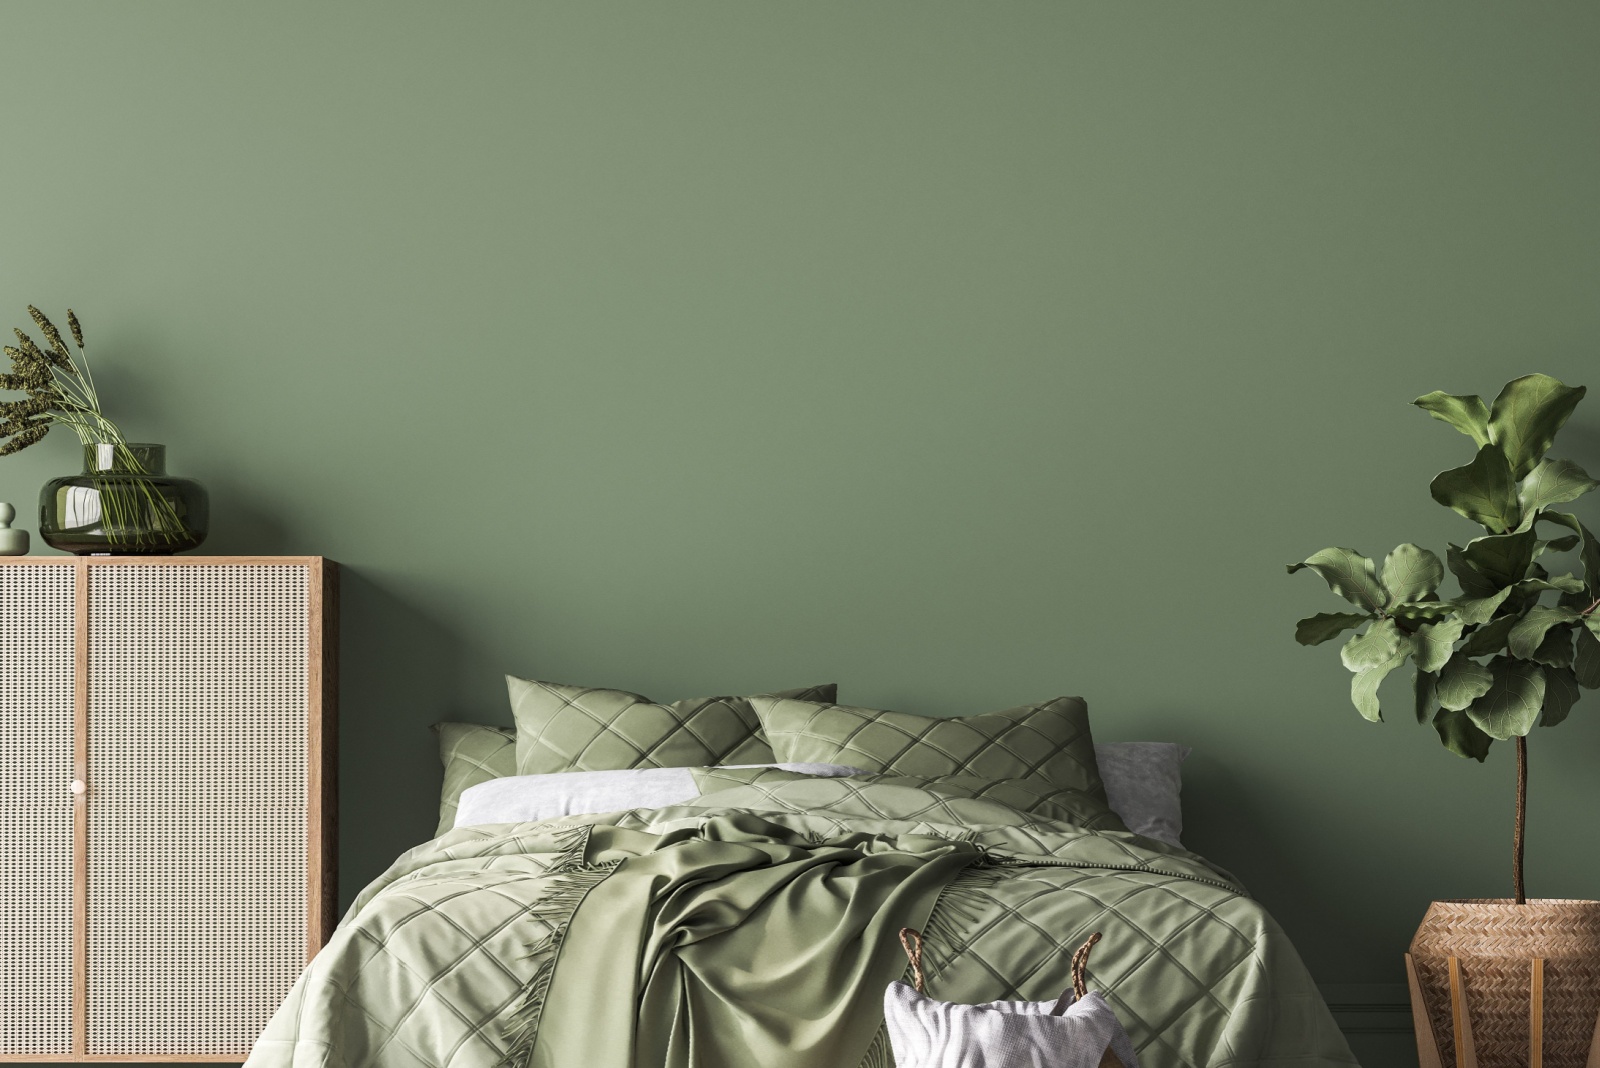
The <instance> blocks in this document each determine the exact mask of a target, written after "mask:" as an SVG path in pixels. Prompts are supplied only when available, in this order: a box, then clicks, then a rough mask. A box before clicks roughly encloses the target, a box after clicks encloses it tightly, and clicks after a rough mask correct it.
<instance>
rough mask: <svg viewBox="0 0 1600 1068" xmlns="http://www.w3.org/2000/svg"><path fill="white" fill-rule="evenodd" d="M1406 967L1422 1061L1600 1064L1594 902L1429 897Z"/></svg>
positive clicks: (1584, 1067)
mask: <svg viewBox="0 0 1600 1068" xmlns="http://www.w3.org/2000/svg"><path fill="white" fill-rule="evenodd" d="M1406 970H1407V973H1408V978H1409V979H1410V982H1411V999H1412V1010H1413V1014H1414V1016H1415V1019H1416V1023H1417V1049H1418V1054H1419V1056H1420V1059H1421V1063H1422V1068H1440V1066H1450V1065H1454V1066H1459V1068H1523V1066H1528V1068H1600V1044H1597V1043H1596V1041H1595V1040H1596V1030H1595V1024H1596V1019H1597V1017H1600V901H1567V900H1557V899H1547V900H1532V901H1529V902H1528V903H1527V904H1525V905H1518V904H1516V903H1514V902H1513V901H1511V900H1509V899H1506V898H1500V899H1494V898H1482V899H1469V900H1459V901H1435V902H1434V903H1433V904H1431V905H1430V906H1428V912H1427V914H1426V915H1425V916H1424V917H1423V920H1422V926H1421V927H1419V928H1418V929H1417V933H1416V937H1415V938H1413V939H1412V942H1411V952H1410V953H1409V954H1407V956H1406ZM1430 1025H1431V1026H1430ZM1430 1032H1431V1033H1430ZM1458 1046H1459V1047H1460V1053H1459V1054H1458V1052H1457V1048H1458Z"/></svg>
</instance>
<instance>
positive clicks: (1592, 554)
mask: <svg viewBox="0 0 1600 1068" xmlns="http://www.w3.org/2000/svg"><path fill="white" fill-rule="evenodd" d="M1533 519H1535V520H1545V521H1548V522H1551V523H1560V524H1561V525H1562V526H1564V527H1566V528H1567V529H1568V530H1571V531H1573V532H1574V533H1576V534H1577V535H1578V538H1579V541H1580V543H1581V546H1582V547H1581V548H1580V550H1579V552H1578V559H1580V560H1581V561H1583V584H1584V587H1585V588H1586V589H1587V590H1588V591H1589V596H1590V597H1600V539H1596V538H1595V536H1594V534H1593V533H1592V532H1591V531H1590V530H1589V528H1588V527H1586V526H1584V525H1583V522H1582V521H1581V520H1580V519H1579V518H1578V517H1577V516H1575V515H1573V514H1572V513H1571V512H1552V511H1550V510H1548V509H1546V510H1544V511H1542V512H1536V513H1534V516H1533ZM1528 526H1529V527H1530V528H1531V527H1532V524H1531V523H1529V524H1528Z"/></svg>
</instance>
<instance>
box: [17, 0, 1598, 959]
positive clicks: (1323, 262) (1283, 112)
mask: <svg viewBox="0 0 1600 1068" xmlns="http://www.w3.org/2000/svg"><path fill="white" fill-rule="evenodd" d="M0 41H3V42H4V48H3V53H4V56H5V59H4V66H3V82H0V152H3V153H4V156H5V159H4V165H3V166H0V313H3V314H0V319H3V323H4V325H8V326H9V325H19V326H20V325H26V314H25V307H26V305H27V304H28V303H30V302H32V303H37V304H40V305H42V306H43V307H45V308H46V309H47V310H51V311H53V312H56V313H58V314H64V309H65V308H66V307H67V306H68V305H71V306H72V307H74V308H75V309H76V310H77V311H78V313H79V314H80V315H81V316H82V318H83V320H84V323H85V326H86V329H87V331H88V333H89V339H90V343H91V345H92V346H93V349H92V351H93V353H94V355H95V357H96V358H97V359H98V361H99V363H98V366H99V368H100V369H101V375H102V378H101V383H102V388H103V390H104V392H105V393H106V394H107V396H108V397H110V398H112V411H113V414H114V415H116V416H119V417H121V419H122V421H123V425H124V426H125V428H126V429H127V431H128V432H129V433H130V434H132V435H134V436H135V437H138V438H142V439H147V440H158V441H164V442H166V443H167V444H168V445H169V447H170V456H171V465H172V467H173V469H174V470H175V471H177V472H179V473H183V474H189V475H193V476H196V477H198V478H200V479H202V480H204V481H205V482H206V483H207V484H208V485H209V487H210V488H211V490H212V493H213V504H214V512H215V524H216V526H215V535H214V538H213V540H212V541H211V543H210V544H209V545H208V547H207V548H208V549H209V550H215V551H219V552H269V553H270V552H284V553H321V554H324V555H327V556H330V557H333V558H335V559H337V560H339V561H341V562H342V563H343V564H344V565H345V566H346V568H347V571H346V574H345V587H344V591H345V621H344V654H345V668H344V712H343V727H342V736H343V745H344V754H343V765H342V776H343V778H342V783H343V796H342V805H341V812H342V820H343V842H344V845H343V856H342V874H343V880H344V894H345V896H346V898H347V899H348V897H349V896H350V895H352V894H353V893H354V892H355V891H356V890H357V889H358V888H359V887H360V886H361V885H362V883H364V882H365V881H366V880H368V879H369V878H371V877H372V876H374V875H376V874H377V873H378V872H379V871H381V870H382V869H383V868H384V866H385V865H386V864H387V863H388V861H389V860H390V859H391V858H393V857H394V856H395V855H396V854H397V853H399V852H400V851H401V850H403V849H405V848H407V847H408V846H410V845H412V844H414V843H416V842H417V841H419V840H420V839H422V838H424V837H426V836H427V834H428V832H429V830H430V828H431V824H432V820H433V819H434V812H435V799H436V786H437V781H438V771H437V767H436V763H435V754H434V749H433V738H432V735H431V734H430V733H429V731H428V730H427V727H428V725H429V724H430V723H432V722H434V721H436V720H439V719H443V718H466V719H479V720H484V721H492V722H506V721H508V720H509V713H508V710H507V708H506V706H505V699H504V694H503V689H502V684H501V675H502V674H503V673H505V672H508V671H509V672H514V673H519V674H528V675H534V676H539V677H543V678H549V679H557V680H564V681H572V682H581V683H586V684H597V685H611V686H621V687H627V688H632V689H637V690H640V691H642V692H645V693H648V694H652V695H657V696H660V697H664V698H668V699H672V698H677V697H681V696H686V695H692V694H702V693H708V692H719V691H720V692H728V691H733V692H743V691H750V690H755V689H763V688H769V687H780V686H790V685H797V684H806V683H811V682H815V681H820V680H825V679H836V680H838V682H839V683H840V685H841V688H842V692H843V695H844V697H845V699H846V700H849V701H851V702H854V703H861V704H867V705H875V706H882V707H894V708H900V709H908V710H913V711H921V712H927V713H934V714H951V713H960V712H972V711H980V710H990V709H995V708H1001V707H1006V706H1009V705H1013V704H1016V703H1019V702H1022V701H1027V700H1032V699H1040V698H1045V697H1050V696H1054V695H1057V694H1060V693H1075V694H1082V695H1084V696H1086V697H1087V698H1088V700H1089V702H1090V705H1091V708H1092V709H1093V710H1094V715H1095V724H1096V731H1097V734H1098V736H1099V737H1100V738H1102V739H1108V740H1114V739H1172V740H1177V741H1181V742H1185V743H1187V744H1189V745H1192V746H1194V747H1195V755H1194V757H1193V758H1192V760H1191V761H1190V763H1189V766H1188V768H1187V769H1186V790H1185V795H1186V806H1187V816H1188V819H1189V825H1190V831H1189V834H1188V836H1187V837H1188V839H1189V840H1190V841H1191V842H1192V844H1193V845H1194V846H1195V847H1197V848H1199V849H1200V850H1202V851H1203V852H1205V853H1206V854H1207V855H1209V856H1211V857H1213V858H1214V859H1216V860H1217V861H1219V862H1220V863H1222V864H1224V865H1225V866H1227V867H1229V868H1231V869H1233V870H1234V871H1236V872H1237V873H1238V874H1239V875H1241V876H1242V877H1243V878H1244V879H1245V880H1246V882H1247V883H1248V884H1249V885H1250V886H1251V887H1252V888H1253V890H1254V891H1255V892H1256V893H1257V894H1258V895H1259V896H1260V897H1261V898H1262V899H1263V900H1264V901H1265V902H1266V903H1267V904H1268V905H1269V906H1270V907H1271V909H1272V910H1273V911H1274V912H1275V913H1276V915H1277V916H1278V917H1279V918H1280V919H1281V921H1282V922H1283V924H1284V925H1285V926H1286V927H1287V928H1288V929H1289V931H1290V932H1291V934H1292V935H1293V936H1294V938H1295V939H1296V941H1297V942H1298V944H1299V946H1300V948H1301V951H1302V953H1303V955H1304V956H1305V958H1306V960H1307V961H1308V962H1309V964H1310V966H1311V968H1312V970H1313V972H1314V973H1315V975H1316V976H1317V977H1318V979H1319V981H1321V982H1323V983H1326V984H1393V983H1397V982H1399V981H1401V975H1400V970H1399V964H1400V954H1401V952H1402V950H1403V948H1404V946H1405V944H1406V942H1407V940H1408V939H1409V937H1410V933H1411V931H1412V930H1413V928H1414V927H1415V925H1416V923H1417V921H1418V919H1419V918H1420V917H1421V914H1422V911H1423V908H1424V906H1425V905H1426V903H1427V902H1428V901H1429V900H1430V899H1431V898H1434V897H1445V896H1473V895H1497V894H1503V893H1505V892H1507V890H1508V886H1509V870H1508V869H1509V853H1510V820H1511V784H1512V776H1513V769H1512V762H1511V759H1510V757H1511V752H1510V750H1509V748H1505V747H1502V748H1501V749H1500V750H1499V751H1497V752H1495V753H1494V754H1493V755H1492V756H1491V758H1490V760H1489V763H1488V764H1487V766H1482V767H1480V766H1478V765H1476V764H1471V763H1468V762H1465V761H1462V760H1459V759H1457V758H1455V757H1452V756H1450V755H1449V754H1447V753H1446V752H1445V751H1444V750H1443V749H1442V748H1441V747H1440V746H1439V745H1438V743H1437V741H1436V740H1435V738H1434V735H1433V732H1432V731H1431V729H1428V728H1424V727H1418V726H1416V725H1415V724H1414V723H1412V722H1410V720H1411V715H1410V711H1409V707H1408V705H1407V704H1406V701H1407V694H1406V687H1405V683H1404V679H1403V678H1401V677H1397V678H1396V679H1395V680H1394V681H1393V682H1392V683H1391V687H1390V689H1389V690H1386V694H1387V696H1388V697H1389V701H1390V704H1391V705H1392V708H1391V712H1390V717H1389V718H1390V721H1389V722H1388V723H1386V724H1385V725H1382V726H1374V725H1371V724H1368V723H1365V722H1363V721H1362V720H1360V719H1359V718H1358V716H1357V715H1356V713H1355V712H1354V711H1353V710H1352V709H1351V708H1350V707H1349V705H1348V703H1347V699H1346V686H1347V680H1348V675H1347V674H1346V673H1345V671H1344V670H1343V669H1342V668H1341V667H1340V666H1339V663H1338V657H1337V655H1336V652H1335V650H1334V649H1333V648H1332V647H1329V648H1321V649H1315V650H1306V649H1302V648H1300V647H1299V646H1297V645H1295V643H1294V642H1293V640H1292V637H1291V633H1292V629H1293V623H1294V621H1295V619H1297V618H1298V617H1300V616H1302V615H1308V614H1311V613H1313V612H1317V611H1331V610H1335V609H1336V607H1337V604H1338V602H1337V601H1336V600H1335V599H1334V598H1333V597H1332V595H1331V594H1329V593H1328V592H1327V591H1326V590H1325V589H1323V588H1322V586H1321V584H1320V583H1319V582H1318V581H1317V580H1316V579H1314V578H1313V577H1310V576H1307V575H1298V576H1295V577H1293V578H1290V577H1288V576H1286V575H1285V574H1284V564H1285V563H1287V562H1289V561H1292V560H1297V559H1300V558H1302V557H1304V556H1305V555H1306V554H1308V553H1310V552H1311V551H1313V550H1316V549H1318V548H1321V547H1323V546H1325V545H1330V544H1339V545H1348V546H1352V547H1355V548H1358V549H1361V550H1363V551H1365V552H1368V553H1380V554H1381V553H1383V552H1386V551H1387V550H1388V549H1389V548H1391V547H1392V546H1393V545H1394V544H1396V543H1397V542H1399V541H1404V540H1415V541H1420V542H1422V543H1423V544H1426V545H1429V546H1432V547H1434V548H1436V549H1439V550H1441V551H1442V549H1443V545H1444V542H1445V540H1446V539H1447V538H1456V539H1457V540H1459V539H1461V538H1463V537H1466V536H1469V535H1470V533H1471V531H1472V528H1471V527H1470V526H1469V525H1468V524H1467V523H1466V522H1465V521H1464V520H1460V519H1457V518H1456V517H1454V516H1453V515H1451V514H1450V513H1448V512H1446V511H1445V510H1444V509H1442V508H1440V507H1439V506H1437V505H1436V504H1434V503H1433V502H1432V501H1431V500H1430V499H1429V497H1428V493H1427V484H1428V481H1429V479H1430V478H1431V477H1432V475H1433V474H1434V473H1435V472H1436V471H1438V470H1440V469H1441V468H1444V467H1447V466H1454V465H1456V464H1458V463H1463V462H1465V461H1466V459H1467V458H1468V457H1469V455H1470V444H1469V443H1468V442H1467V441H1466V439H1465V438H1461V437H1459V436H1457V435H1456V434H1455V433H1453V432H1452V431H1451V430H1449V429H1448V428H1446V427H1445V426H1443V425H1442V424H1439V423H1435V422H1433V421H1431V420H1430V419H1428V418H1427V417H1426V416H1425V415H1423V414H1422V413H1420V412H1418V411H1416V410H1415V409H1412V408H1409V407H1408V406H1407V402H1408V401H1410V400H1411V398H1413V397H1415V396H1417V395H1418V394H1420V393H1423V392H1426V391H1428V390H1431V389H1435V388H1443V389H1447V390H1450V391H1453V392H1489V393H1491V394H1492V393H1493V392H1494V391H1495V390H1496V389H1498V387H1499V385H1500V384H1501V383H1502V382H1503V381H1505V380H1506V379H1508V378H1511V377H1513V376H1516V375H1520V374H1523V373H1527V372H1530V371H1535V370H1540V371H1545V372H1547V373H1550V374H1553V375H1556V376H1557V377H1560V378H1562V379H1564V380H1566V381H1569V382H1574V383H1588V384H1589V385H1591V386H1600V374H1597V371H1600V365H1597V362H1596V359H1595V356H1596V354H1597V353H1600V300H1597V299H1596V298H1597V296H1600V285H1597V283H1600V195H1597V190H1600V129H1597V126H1596V116H1597V115H1600V107H1597V106H1600V64H1597V63H1596V62H1595V61H1594V57H1595V56H1596V55H1597V54H1600V7H1596V6H1595V5H1593V4H1584V3H1547V4H1540V5H1537V6H1529V5H1521V4H1509V3H1507V4H1500V3H1481V2H1474V3H1465V4H1452V5H1422V4H1416V5H1395V4H1389V3H1377V2H1353V3H1343V4H1337V5H1334V4H1324V5H1312V4H1280V3H1265V2H1261V3H1237V2H1225V3H1213V4H1205V5H1193V4H1183V3H1145V4H1137V5H1131V4H1129V5H1112V4H1090V3H1068V4H1062V3H1037V4H1034V3H1007V4H999V5H992V4H986V5H971V4H962V3H929V2H921V0H919V2H916V3H901V2H881V3H876V4H873V5H859V4H853V3H821V2H813V3H808V4H803V5H784V6H774V5H747V4H738V3H704V2H682V3H675V4H648V3H611V2H603V0H602V2H596V0H582V2H572V3H542V4H531V5H530V4H521V3H487V2H485V3H474V4H443V3H431V4H424V3H384V4H376V3H370V4H340V5H325V4H311V3H283V2H279V3H273V4H257V5H237V4H208V3H198V2H196V3H171V2H154V3H140V4H118V5H110V4H88V3H77V2H60V0H50V2H48V3H46V2H37V3H22V2H11V3H6V4H4V6H0ZM1561 444H1562V446H1563V449H1562V451H1564V453H1565V454H1566V455H1570V456H1571V457H1573V458H1574V459H1577V460H1578V461H1579V462H1581V463H1584V464H1586V465H1587V466H1589V468H1590V469H1591V470H1597V469H1600V398H1596V399H1592V400H1591V401H1589V402H1588V408H1587V410H1584V409H1580V411H1579V414H1578V416H1577V417H1576V418H1575V420H1574V422H1573V424H1571V425H1570V426H1569V428H1568V430H1567V431H1566V432H1565V434H1564V436H1563V440H1562V443H1561ZM76 462H77V461H76V453H75V446H74V444H73V443H72V442H71V440H70V439H68V438H66V437H64V436H59V435H58V436H53V437H52V438H51V439H50V440H49V441H47V442H46V443H45V444H43V445H41V446H39V447H38V448H36V449H34V450H31V451H30V452H27V453H24V454H22V455H20V456H17V457H13V458H8V459H5V460H0V499H7V500H13V501H17V502H19V503H21V504H22V505H23V510H24V512H28V511H30V510H31V505H30V502H31V501H33V499H34V498H35V495H36V494H37V491H38V487H39V485H40V484H41V483H42V482H43V481H44V480H45V479H46V478H48V477H50V476H52V475H54V474H58V473H62V472H64V471H69V470H73V469H75V467H76ZM1583 514H1584V515H1585V517H1586V518H1587V520H1588V521H1590V522H1591V523H1594V522H1596V521H1600V517H1597V516H1596V514H1595V510H1594V509H1592V508H1591V509H1587V510H1585V511H1584V512H1583ZM28 525H30V526H31V523H30V524H28ZM1531 749H1532V798H1531V821H1532V830H1531V834H1530V840H1529V860H1528V870H1529V883H1530V889H1531V891H1532V892H1534V893H1536V894H1538V895H1541V896H1574V897H1596V896H1600V850H1597V849H1596V848H1595V844H1596V832H1595V829H1594V828H1595V818H1594V817H1595V813H1596V809H1597V806H1600V787H1597V785H1596V782H1597V778H1596V774H1595V772H1596V769H1597V768H1600V752H1597V750H1600V700H1597V699H1596V698H1595V697H1593V696H1591V697H1589V698H1588V700H1586V701H1585V702H1584V704H1582V705H1580V706H1579V708H1578V709H1577V711H1576V712H1575V714H1574V717H1573V719H1572V720H1571V721H1569V723H1568V724H1566V725H1564V726H1562V727H1560V728H1558V729H1557V730H1554V731H1550V732H1540V733H1539V734H1538V735H1536V736H1535V737H1534V738H1533V740H1532V743H1531Z"/></svg>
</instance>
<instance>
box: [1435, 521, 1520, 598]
mask: <svg viewBox="0 0 1600 1068" xmlns="http://www.w3.org/2000/svg"><path fill="white" fill-rule="evenodd" d="M1538 542H1539V536H1538V535H1537V534H1536V533H1534V531H1533V529H1532V528H1531V527H1530V528H1529V529H1527V530H1519V531H1517V532H1516V533H1514V534H1489V535H1485V536H1484V537H1481V538H1473V539H1472V540H1471V541H1469V542H1467V544H1466V545H1465V546H1462V547H1461V561H1462V562H1463V563H1465V564H1466V566H1467V567H1469V568H1471V569H1472V570H1473V571H1474V572H1475V573H1477V574H1478V575H1480V576H1482V578H1483V579H1484V580H1485V581H1486V582H1487V583H1488V584H1489V585H1490V586H1492V587H1493V589H1490V590H1488V591H1486V592H1487V593H1493V592H1495V590H1498V589H1499V588H1500V587H1502V586H1512V585H1515V584H1516V583H1518V582H1521V581H1522V580H1523V579H1525V578H1527V577H1528V568H1529V567H1530V566H1532V564H1533V550H1534V547H1535V546H1536V545H1537V544H1538ZM1452 548H1454V546H1452ZM1451 570H1452V571H1454V572H1455V576H1456V578H1457V579H1460V580H1461V588H1462V589H1463V590H1465V589H1466V586H1467V583H1466V579H1464V578H1462V576H1461V572H1460V571H1458V570H1456V568H1455V567H1452V568H1451ZM1468 592H1469V593H1471V594H1472V596H1476V597H1482V596H1485V594H1483V593H1476V592H1474V591H1468Z"/></svg>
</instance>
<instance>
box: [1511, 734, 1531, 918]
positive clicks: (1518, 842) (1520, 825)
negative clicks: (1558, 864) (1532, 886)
mask: <svg viewBox="0 0 1600 1068" xmlns="http://www.w3.org/2000/svg"><path fill="white" fill-rule="evenodd" d="M1527 826H1528V739H1527V738H1518V739H1517V829H1516V832H1515V833H1514V834H1513V835H1512V839H1511V888H1512V892H1513V893H1515V895H1516V898H1517V904H1519V905H1526V904H1527V903H1528V895H1527V893H1526V892H1525V891H1524V890H1523V887H1522V834H1523V831H1524V830H1526V829H1527Z"/></svg>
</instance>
